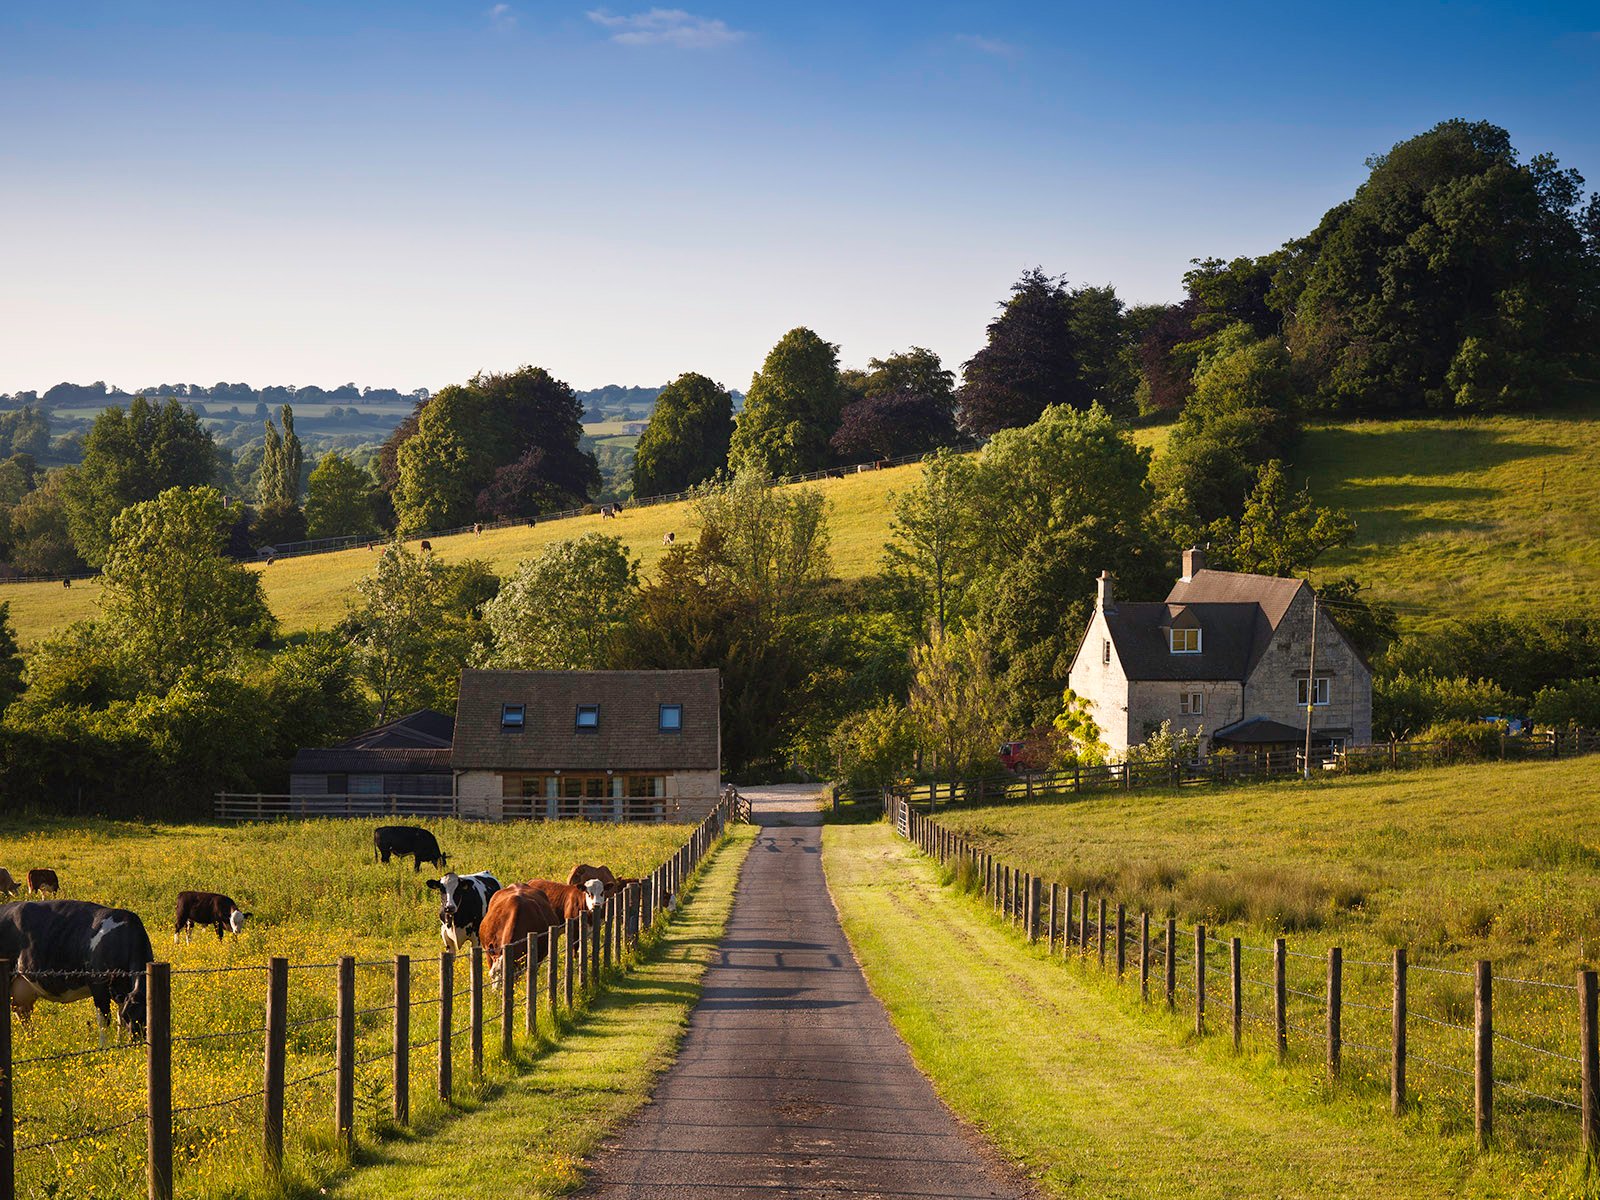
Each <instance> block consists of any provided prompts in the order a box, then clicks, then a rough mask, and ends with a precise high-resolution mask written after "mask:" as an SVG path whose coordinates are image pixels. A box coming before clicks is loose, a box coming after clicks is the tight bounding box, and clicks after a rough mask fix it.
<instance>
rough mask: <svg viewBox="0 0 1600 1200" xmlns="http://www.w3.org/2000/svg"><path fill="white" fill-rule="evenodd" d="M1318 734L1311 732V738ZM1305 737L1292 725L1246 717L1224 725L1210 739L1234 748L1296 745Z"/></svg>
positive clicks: (1302, 732) (1303, 731)
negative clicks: (1289, 743)
mask: <svg viewBox="0 0 1600 1200" xmlns="http://www.w3.org/2000/svg"><path fill="white" fill-rule="evenodd" d="M1318 732H1319V731H1313V733H1312V736H1313V737H1316V736H1317V734H1318ZM1305 735H1306V731H1305V730H1304V729H1296V728H1295V727H1294V726H1293V725H1285V724H1284V723H1283V722H1282V721H1274V720H1273V719H1272V718H1270V717H1246V718H1245V719H1244V720H1242V721H1235V722H1234V723H1233V724H1232V725H1224V726H1223V727H1222V728H1221V729H1219V730H1217V731H1216V732H1215V733H1214V734H1212V735H1211V737H1212V740H1213V741H1218V742H1231V743H1233V744H1234V745H1236V746H1271V745H1278V744H1280V743H1282V742H1294V743H1295V744H1296V745H1298V744H1299V743H1300V742H1301V741H1302V740H1304V738H1305Z"/></svg>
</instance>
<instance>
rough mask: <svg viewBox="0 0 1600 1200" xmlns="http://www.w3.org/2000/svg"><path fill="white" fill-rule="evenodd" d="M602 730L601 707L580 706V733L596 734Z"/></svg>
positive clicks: (595, 705) (596, 705) (592, 705)
mask: <svg viewBox="0 0 1600 1200" xmlns="http://www.w3.org/2000/svg"><path fill="white" fill-rule="evenodd" d="M599 728H600V706H599V705H598V704H580V705H578V721H577V729H578V732H579V733H595V732H597V731H598V730H599Z"/></svg>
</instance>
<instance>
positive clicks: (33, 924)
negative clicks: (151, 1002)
mask: <svg viewBox="0 0 1600 1200" xmlns="http://www.w3.org/2000/svg"><path fill="white" fill-rule="evenodd" d="M0 958H6V959H10V960H11V964H12V970H13V971H14V972H15V974H13V975H12V978H11V1007H12V1008H13V1009H14V1010H15V1011H16V1014H17V1016H18V1017H19V1018H20V1019H21V1020H22V1021H23V1023H24V1024H26V1023H27V1022H28V1020H29V1018H30V1017H32V1015H33V1006H34V1004H35V1003H37V1002H38V1001H40V1000H53V1001H55V1002H56V1003H57V1004H70V1003H72V1001H74V1000H82V999H84V998H85V997H90V998H92V999H93V1000H94V1006H95V1008H97V1009H99V1011H100V1047H101V1049H104V1048H105V1046H106V1044H107V1041H108V1040H109V1039H108V1034H109V1032H110V1026H111V1005H112V1003H113V1002H115V1003H116V1005H117V1020H118V1025H119V1026H120V1027H121V1028H123V1029H126V1030H127V1031H128V1032H129V1034H130V1035H132V1036H133V1037H134V1038H136V1039H137V1038H142V1037H143V1036H144V1016H145V1013H144V1010H145V998H144V997H145V972H144V969H145V967H146V966H148V965H149V963H150V961H151V960H152V959H153V958H155V954H154V953H153V952H152V951H151V949H150V936H149V934H147V933H145V931H144V923H143V922H141V921H140V920H139V917H138V915H137V914H136V913H131V912H129V911H128V910H127V909H125V908H107V907H105V905H103V904H93V903H91V902H90V901H88V900H24V901H22V902H20V903H17V904H8V905H6V906H5V907H4V908H0Z"/></svg>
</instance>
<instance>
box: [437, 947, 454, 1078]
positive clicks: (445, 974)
mask: <svg viewBox="0 0 1600 1200" xmlns="http://www.w3.org/2000/svg"><path fill="white" fill-rule="evenodd" d="M455 994H456V958H455V955H453V954H451V953H450V951H448V950H441V951H440V952H439V1099H441V1100H443V1101H444V1102H445V1103H446V1104H448V1103H449V1102H450V1092H451V1085H452V1083H453V1082H454V1080H453V1079H452V1078H451V1060H450V1026H451V1024H452V1022H454V1020H455V1015H454V1013H453V1012H452V1009H453V1008H454V1007H455Z"/></svg>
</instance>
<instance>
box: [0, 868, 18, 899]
mask: <svg viewBox="0 0 1600 1200" xmlns="http://www.w3.org/2000/svg"><path fill="white" fill-rule="evenodd" d="M21 890H22V885H21V884H20V883H18V882H17V881H16V880H15V879H13V878H11V872H10V871H8V870H6V869H5V868H4V867H0V896H15V895H16V894H17V893H18V892H20V891H21Z"/></svg>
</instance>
